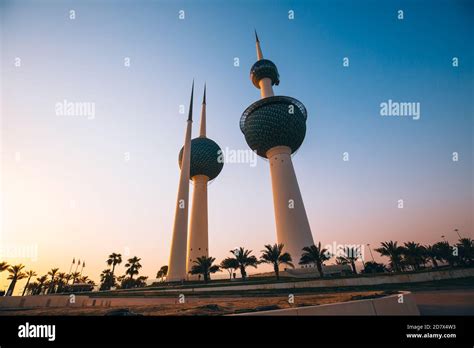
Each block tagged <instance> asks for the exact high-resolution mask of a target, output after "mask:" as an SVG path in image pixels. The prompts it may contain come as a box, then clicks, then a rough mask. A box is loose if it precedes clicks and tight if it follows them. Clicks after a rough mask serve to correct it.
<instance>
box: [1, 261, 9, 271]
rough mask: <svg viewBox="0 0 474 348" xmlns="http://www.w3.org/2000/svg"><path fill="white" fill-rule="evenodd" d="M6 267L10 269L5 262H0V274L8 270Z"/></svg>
mask: <svg viewBox="0 0 474 348" xmlns="http://www.w3.org/2000/svg"><path fill="white" fill-rule="evenodd" d="M8 267H10V265H9V264H8V263H6V262H0V273H2V272H3V271H6V270H7V269H8Z"/></svg>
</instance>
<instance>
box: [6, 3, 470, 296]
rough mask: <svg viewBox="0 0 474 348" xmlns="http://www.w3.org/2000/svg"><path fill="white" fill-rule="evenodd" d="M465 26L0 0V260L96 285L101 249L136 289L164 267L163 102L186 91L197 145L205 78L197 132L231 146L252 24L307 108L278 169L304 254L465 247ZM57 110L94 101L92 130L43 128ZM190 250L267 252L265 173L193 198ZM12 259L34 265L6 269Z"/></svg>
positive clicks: (173, 149)
mask: <svg viewBox="0 0 474 348" xmlns="http://www.w3.org/2000/svg"><path fill="white" fill-rule="evenodd" d="M399 9H402V10H404V19H403V20H398V19H397V11H398V10H399ZM70 10H74V11H75V14H76V18H75V19H74V20H71V19H70V18H69V14H70ZM180 10H184V11H185V19H184V20H181V19H179V18H178V15H179V11H180ZM289 10H294V12H295V19H293V20H289V19H288V11H289ZM473 13H474V11H473V3H472V2H469V1H447V0H446V1H397V2H383V3H382V2H380V1H360V2H357V3H353V2H352V1H349V0H347V1H334V2H328V1H278V2H276V1H270V0H262V1H230V2H224V1H199V2H197V1H151V0H150V1H131V0H130V1H106V0H101V1H92V0H90V1H80V2H79V1H64V0H62V1H59V0H58V1H41V2H40V1H9V0H0V16H1V17H0V30H1V32H0V38H1V42H0V49H1V52H0V54H1V88H2V89H1V102H0V105H1V106H0V110H1V154H2V159H1V165H2V167H1V170H0V173H1V179H2V182H1V198H2V209H1V214H2V215H1V217H2V221H1V223H2V225H1V227H2V228H1V232H0V243H1V249H0V252H3V255H1V254H0V261H3V260H4V261H7V262H9V263H10V264H15V263H23V264H25V265H26V268H27V269H34V270H35V271H36V272H37V273H38V274H45V273H46V272H47V271H48V270H49V269H51V268H52V267H59V268H60V269H61V270H62V271H64V272H67V271H68V270H69V265H70V263H71V260H72V258H73V257H75V258H76V259H78V258H79V259H81V260H85V262H86V268H85V270H84V273H85V274H87V275H89V277H91V278H92V279H94V280H95V281H96V282H98V280H99V274H100V272H101V271H102V270H103V269H105V268H106V267H107V266H106V264H105V261H106V259H107V255H109V254H110V253H111V252H118V253H121V254H122V255H123V257H124V258H129V257H132V256H135V255H136V256H138V257H141V258H142V262H141V263H142V265H143V269H142V271H141V274H143V275H147V276H149V277H150V278H154V277H155V275H156V272H157V271H158V269H159V268H160V266H162V265H165V264H167V262H168V257H169V250H170V241H171V234H172V223H173V214H174V206H175V201H176V193H177V184H178V177H179V167H178V153H179V150H180V148H181V146H182V142H183V137H184V130H185V121H186V114H180V113H179V108H180V105H186V108H187V105H188V103H189V94H190V89H191V83H192V80H193V78H194V79H195V83H196V90H195V97H196V98H195V104H194V114H195V122H194V126H193V137H195V136H197V135H198V129H199V128H198V127H199V122H198V117H197V115H198V114H199V110H200V101H201V96H202V90H203V85H204V82H206V83H207V106H208V108H207V111H208V112H207V117H208V118H207V120H208V124H207V133H208V136H209V137H210V138H212V139H213V140H215V141H216V142H217V143H218V144H219V145H220V146H221V148H223V149H225V148H229V149H233V150H246V149H248V146H247V144H246V142H245V139H244V136H243V134H242V133H241V131H240V129H239V119H240V116H241V114H242V112H243V111H244V110H245V108H246V107H247V106H248V105H250V104H251V103H252V102H254V101H255V100H257V99H259V97H260V94H259V90H257V89H256V88H255V87H254V86H253V85H252V83H251V81H250V79H249V69H250V67H251V65H252V64H253V63H254V62H255V61H256V54H255V42H254V34H253V30H254V28H256V29H257V31H258V33H259V37H260V40H261V43H262V49H263V54H264V56H265V57H267V58H269V59H271V60H272V61H273V62H274V63H275V64H276V65H277V67H278V69H279V72H280V80H281V82H280V86H276V87H275V88H274V91H275V94H277V95H278V94H281V95H288V96H292V97H295V98H297V99H299V100H300V101H301V102H303V103H304V105H305V106H306V108H307V110H308V120H307V133H306V139H305V142H304V143H303V145H302V146H301V148H300V149H299V151H298V153H297V154H296V155H295V156H294V157H293V161H294V166H295V170H296V173H297V176H298V181H299V185H300V189H301V191H302V195H303V199H304V202H305V206H306V210H307V213H308V217H309V220H310V224H311V228H312V233H313V237H314V239H315V241H321V242H322V244H323V245H325V244H332V243H334V242H335V243H338V244H345V243H347V244H364V245H365V244H367V243H370V244H371V245H372V246H373V247H376V246H378V245H379V244H380V242H381V241H386V240H398V241H399V242H405V241H411V240H414V241H417V242H421V243H423V244H427V243H434V242H437V241H439V240H441V235H445V236H446V238H447V239H448V240H449V241H450V242H455V241H456V239H457V236H456V234H455V232H453V230H454V229H455V228H457V229H459V231H460V233H461V234H462V235H463V236H468V237H473V218H472V216H473V210H474V209H473V200H474V198H473V197H474V183H473V171H472V165H473V130H474V127H473V111H474V110H473V103H472V99H473V95H474V84H473V81H474V70H473V63H472V60H473V58H474V54H473V47H474V45H473V42H472V41H473V39H472V38H473V37H474V35H473V30H472V24H471V23H472V21H473V19H474V18H473ZM126 57H129V58H130V63H131V65H130V67H125V66H124V59H125V58H126ZM344 57H348V58H349V61H350V65H349V67H343V64H342V63H343V58H344ZM453 57H457V58H458V59H459V66H458V67H453V66H452V59H453ZM17 58H20V59H21V66H15V63H16V62H18V60H17ZM235 58H239V61H240V66H238V67H236V66H234V59H235ZM17 65H18V64H17ZM389 99H391V100H394V101H400V102H417V103H420V106H421V117H420V119H419V120H413V119H411V118H408V117H382V116H380V104H381V103H383V102H387V101H388V100H389ZM64 100H67V101H72V102H93V103H95V117H94V118H93V119H89V118H88V117H86V116H64V115H56V113H55V106H56V104H57V103H58V102H59V103H61V102H63V101H64ZM186 112H187V110H186ZM344 152H348V153H349V158H350V160H349V161H347V162H346V161H343V153H344ZM453 152H457V153H458V154H459V161H457V162H453V160H452V154H453ZM126 153H129V156H130V158H129V160H127V158H126V156H127V155H126ZM399 199H403V200H404V208H403V209H399V208H398V207H397V203H398V200H399ZM209 241H210V246H209V249H210V255H211V256H213V257H216V258H217V260H218V261H219V262H220V260H221V259H222V258H224V257H227V256H229V250H230V249H233V248H235V247H239V246H244V247H246V248H248V249H252V250H254V251H255V252H256V255H257V256H259V255H260V250H261V249H262V248H263V245H264V244H268V243H272V244H273V243H274V242H276V234H275V223H274V214H273V200H272V193H271V183H270V171H269V168H268V163H267V162H265V161H264V160H262V159H260V158H259V159H258V162H257V165H256V166H255V167H251V166H250V165H249V164H248V163H241V164H235V163H225V164H224V168H223V170H222V172H221V174H220V175H219V177H218V178H217V179H216V180H215V181H213V182H212V183H211V184H210V186H209ZM31 246H32V247H37V251H38V255H37V260H32V259H31V258H28V257H27V258H24V257H23V258H22V257H11V256H12V255H6V254H8V253H10V252H12V251H11V250H20V249H22V248H26V247H31ZM6 250H10V251H9V252H8V253H6ZM374 256H375V257H376V259H377V260H383V259H381V258H379V256H378V254H377V253H375V252H374ZM366 258H370V256H369V255H366ZM384 261H387V260H384ZM124 263H125V262H124ZM269 269H270V268H269V267H264V266H262V267H259V271H263V270H269ZM123 272H124V267H123V264H122V265H121V266H119V267H118V269H117V273H118V274H121V273H123ZM7 275H8V273H7V272H3V273H1V274H0V289H4V288H6V287H7V286H8V283H9V282H8V281H7V280H6V277H7ZM23 285H24V281H23V282H20V283H19V285H17V287H16V291H15V293H19V292H20V291H22V290H23Z"/></svg>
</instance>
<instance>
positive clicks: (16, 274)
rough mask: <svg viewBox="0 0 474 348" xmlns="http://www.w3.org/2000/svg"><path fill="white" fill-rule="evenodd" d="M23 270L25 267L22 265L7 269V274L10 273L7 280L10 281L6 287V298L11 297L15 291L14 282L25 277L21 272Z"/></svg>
mask: <svg viewBox="0 0 474 348" xmlns="http://www.w3.org/2000/svg"><path fill="white" fill-rule="evenodd" d="M24 268H25V266H24V265H22V264H19V265H15V266H10V268H8V272H10V275H9V276H8V279H9V280H11V283H10V286H9V287H8V290H7V294H6V296H12V295H13V291H14V290H15V285H16V282H17V281H18V280H21V279H25V278H26V277H27V275H26V273H25V272H23V269H24Z"/></svg>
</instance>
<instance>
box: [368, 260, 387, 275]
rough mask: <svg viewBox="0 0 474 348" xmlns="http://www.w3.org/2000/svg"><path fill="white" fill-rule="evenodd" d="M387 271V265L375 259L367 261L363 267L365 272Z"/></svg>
mask: <svg viewBox="0 0 474 348" xmlns="http://www.w3.org/2000/svg"><path fill="white" fill-rule="evenodd" d="M387 271H388V270H387V267H385V265H384V264H383V263H377V262H375V261H367V262H366V263H365V264H364V269H363V273H384V272H387Z"/></svg>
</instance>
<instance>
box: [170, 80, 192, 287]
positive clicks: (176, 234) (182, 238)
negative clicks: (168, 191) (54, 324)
mask: <svg viewBox="0 0 474 348" xmlns="http://www.w3.org/2000/svg"><path fill="white" fill-rule="evenodd" d="M193 94H194V81H193V87H192V89H191V101H190V102H189V113H188V120H187V124H186V134H185V136H184V147H183V149H184V150H183V155H182V157H183V160H182V165H181V172H180V175H179V184H178V196H177V198H176V208H175V214H174V225H173V237H172V241H171V252H170V258H169V262H168V275H167V276H166V281H170V282H173V281H181V280H183V279H186V243H187V237H188V203H189V170H190V159H191V130H192V124H193Z"/></svg>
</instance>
